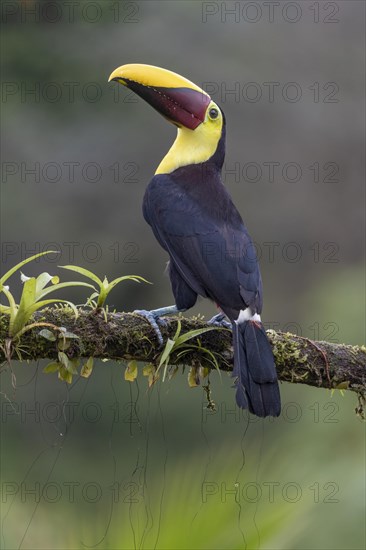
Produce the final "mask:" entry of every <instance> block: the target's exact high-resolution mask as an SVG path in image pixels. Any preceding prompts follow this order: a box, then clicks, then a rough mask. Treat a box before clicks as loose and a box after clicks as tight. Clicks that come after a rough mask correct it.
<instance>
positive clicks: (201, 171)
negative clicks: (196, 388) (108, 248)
mask: <svg viewBox="0 0 366 550" xmlns="http://www.w3.org/2000/svg"><path fill="white" fill-rule="evenodd" d="M224 157H225V121H224V122H223V130H222V134H221V138H220V141H219V143H218V146H217V149H216V152H215V154H214V155H213V156H212V157H211V158H210V159H209V160H208V161H206V162H203V163H200V164H192V165H188V166H182V167H180V168H177V169H176V170H174V171H173V172H171V173H169V174H157V175H155V176H154V177H153V179H152V180H151V182H150V184H149V185H148V187H147V189H146V192H145V196H144V202H143V213H144V217H145V219H146V221H147V222H148V223H149V224H150V226H151V227H152V230H153V232H154V234H155V236H156V238H157V240H158V241H159V243H160V245H161V246H162V247H163V248H164V249H165V250H166V251H167V253H168V254H169V257H170V267H169V276H170V280H171V285H172V290H173V293H174V296H175V300H176V305H177V307H178V309H189V308H190V307H192V306H193V305H194V304H195V302H196V299H197V295H200V296H203V297H206V298H209V299H211V300H212V301H214V302H215V303H216V304H217V305H218V306H219V308H220V309H221V310H222V311H223V312H224V313H225V314H226V315H227V316H228V317H229V319H230V320H231V322H232V325H233V342H234V370H233V375H234V376H235V377H236V379H237V380H236V384H237V393H236V400H237V403H238V405H239V406H240V407H242V408H249V410H250V411H251V412H253V413H255V414H257V415H258V416H267V415H273V416H278V414H279V413H280V396H279V388H278V382H277V376H276V369H275V365H274V360H273V355H272V350H271V347H270V344H269V342H268V340H267V336H266V333H265V331H264V329H263V326H262V325H261V323H260V322H257V321H252V320H245V321H242V322H239V321H238V316H239V314H240V311H242V310H245V309H246V308H248V307H250V310H251V313H252V314H253V315H254V314H256V313H258V314H260V313H261V310H262V281H261V276H260V271H259V267H258V262H257V259H256V254H255V249H254V246H253V243H252V240H251V238H250V236H249V234H248V231H247V229H246V227H245V225H244V223H243V220H242V218H241V216H240V214H239V212H238V210H237V209H236V207H235V206H234V204H233V202H232V200H231V198H230V195H229V193H228V191H227V190H226V188H225V186H224V185H223V183H222V180H221V169H222V165H223V162H224Z"/></svg>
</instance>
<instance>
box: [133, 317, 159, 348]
mask: <svg viewBox="0 0 366 550" xmlns="http://www.w3.org/2000/svg"><path fill="white" fill-rule="evenodd" d="M133 313H136V314H137V315H141V317H145V319H146V321H148V322H149V323H150V325H151V326H152V328H153V329H154V331H155V334H156V336H157V339H158V340H159V344H160V346H162V345H163V336H162V334H161V330H160V327H159V323H160V325H162V326H164V325H166V321H165V320H164V319H161V318H160V317H159V315H157V314H156V313H155V312H154V310H152V311H148V310H146V309H136V310H135V311H134V312H133Z"/></svg>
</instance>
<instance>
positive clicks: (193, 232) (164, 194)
mask: <svg viewBox="0 0 366 550" xmlns="http://www.w3.org/2000/svg"><path fill="white" fill-rule="evenodd" d="M187 176H188V175H187V173H185V180H184V182H183V181H182V180H179V181H177V179H176V178H174V177H172V176H171V175H167V174H164V175H157V176H155V177H154V178H153V179H152V181H151V182H150V184H149V186H148V188H147V190H146V193H145V197H144V205H143V211H144V217H145V219H146V221H147V222H148V223H149V224H150V225H151V227H152V229H153V231H154V234H155V236H156V238H157V240H158V241H159V243H160V244H161V246H162V247H163V248H164V249H165V250H166V251H167V252H168V254H169V256H170V261H171V263H172V268H171V269H172V270H173V277H174V275H175V276H177V274H179V276H180V277H181V278H182V279H183V281H184V282H185V284H186V285H188V287H189V288H190V289H191V290H192V291H193V292H194V293H196V294H199V295H201V296H204V297H208V298H210V299H212V300H213V301H215V302H216V303H217V304H218V305H219V306H220V307H222V309H223V310H224V311H231V310H233V311H234V312H238V311H239V310H240V309H243V308H245V307H247V306H248V305H250V306H251V307H252V308H253V309H254V310H255V311H257V312H258V313H260V311H261V307H262V285H261V278H260V273H259V268H258V263H257V259H256V255H255V250H254V246H253V244H252V241H251V239H250V237H249V234H248V232H247V230H246V228H245V226H244V224H243V221H242V220H241V218H240V215H239V214H238V212H237V210H236V208H235V206H234V205H233V203H232V201H231V199H230V196H229V195H228V193H227V191H226V189H225V187H224V186H223V185H222V183H221V182H220V181H212V179H211V181H210V182H205V185H204V186H203V185H200V186H199V187H198V188H197V185H196V183H195V182H194V181H193V182H192V181H187V180H188V178H187ZM201 183H202V182H201ZM195 186H196V187H195ZM172 286H173V292H174V294H175V296H176V293H175V291H174V284H173V280H172Z"/></svg>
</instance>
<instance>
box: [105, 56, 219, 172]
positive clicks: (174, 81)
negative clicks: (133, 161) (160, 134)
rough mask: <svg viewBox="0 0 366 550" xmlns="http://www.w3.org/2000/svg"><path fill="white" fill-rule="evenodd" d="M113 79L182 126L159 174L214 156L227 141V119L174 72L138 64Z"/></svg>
mask: <svg viewBox="0 0 366 550" xmlns="http://www.w3.org/2000/svg"><path fill="white" fill-rule="evenodd" d="M111 80H114V81H117V82H119V83H120V84H123V85H124V86H127V87H128V88H129V89H131V90H132V91H133V92H135V93H136V94H137V95H139V96H140V97H141V98H142V99H144V100H145V101H147V102H148V103H149V104H150V105H151V106H152V107H154V109H156V110H157V111H158V112H159V113H160V114H162V115H163V116H164V117H165V118H166V119H167V120H169V121H170V122H172V123H173V124H175V125H176V126H177V127H178V137H177V139H176V141H175V143H174V145H173V147H172V148H171V149H170V151H169V153H168V154H167V155H166V157H165V158H164V159H163V161H162V162H161V164H160V165H159V167H158V169H157V171H156V173H168V172H172V171H173V170H175V169H176V168H179V167H180V166H186V165H190V164H198V163H202V162H206V161H209V160H210V159H212V158H213V157H214V155H215V153H216V151H217V149H218V145H219V143H220V142H223V134H224V116H223V113H222V111H221V110H220V108H219V107H218V105H217V104H216V103H215V102H214V101H212V99H211V98H210V96H209V95H208V94H207V93H206V92H205V91H204V90H202V89H201V88H200V87H199V86H196V84H194V83H193V82H191V81H190V80H187V79H186V78H184V77H182V76H180V75H178V74H176V73H173V72H172V71H168V70H166V69H161V68H160V67H154V66H152V65H142V64H138V63H134V64H130V65H122V66H121V67H118V68H117V69H115V70H114V71H113V73H112V74H111V76H110V77H109V81H111ZM221 156H223V153H222V155H221ZM222 161H223V158H222ZM219 164H221V159H220V162H219Z"/></svg>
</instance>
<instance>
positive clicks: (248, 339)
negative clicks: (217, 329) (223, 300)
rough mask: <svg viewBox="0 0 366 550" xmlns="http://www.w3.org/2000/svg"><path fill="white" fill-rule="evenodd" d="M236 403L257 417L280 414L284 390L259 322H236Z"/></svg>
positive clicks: (234, 332)
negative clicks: (281, 389)
mask: <svg viewBox="0 0 366 550" xmlns="http://www.w3.org/2000/svg"><path fill="white" fill-rule="evenodd" d="M233 344H234V369H233V376H235V377H236V382H235V384H236V387H237V390H236V402H237V404H238V406H239V407H241V408H242V409H249V411H250V412H251V413H253V414H256V415H257V416H279V414H280V412H281V398H280V390H279V387H278V382H277V373H276V367H275V363H274V359H273V353H272V349H271V346H270V343H269V341H268V339H267V335H266V332H265V330H264V328H263V326H262V324H261V323H257V322H256V321H244V322H241V323H239V322H238V321H234V322H233Z"/></svg>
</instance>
